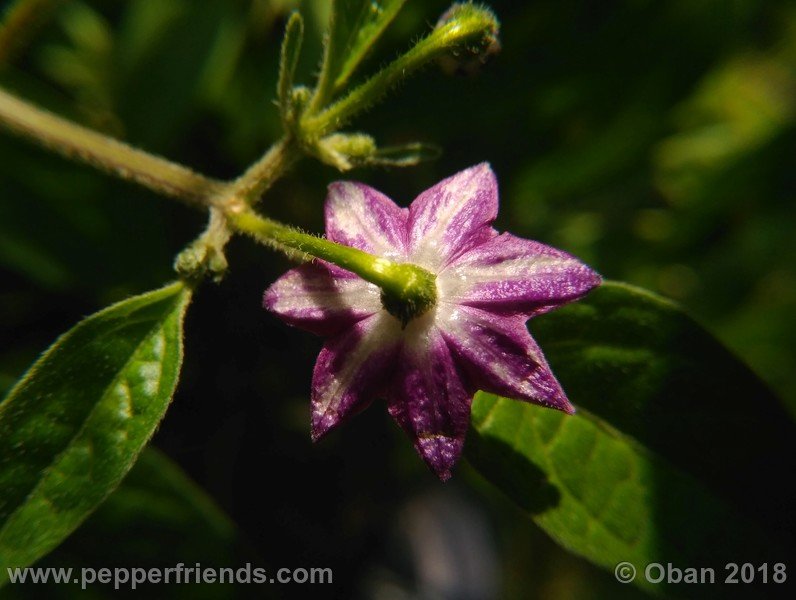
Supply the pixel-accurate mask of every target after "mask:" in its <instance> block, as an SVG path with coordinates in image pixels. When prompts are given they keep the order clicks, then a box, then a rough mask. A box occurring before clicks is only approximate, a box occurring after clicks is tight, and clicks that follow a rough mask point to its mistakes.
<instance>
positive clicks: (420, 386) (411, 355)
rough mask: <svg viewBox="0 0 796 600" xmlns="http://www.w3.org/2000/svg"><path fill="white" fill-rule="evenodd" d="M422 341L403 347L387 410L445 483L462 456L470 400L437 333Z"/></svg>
mask: <svg viewBox="0 0 796 600" xmlns="http://www.w3.org/2000/svg"><path fill="white" fill-rule="evenodd" d="M410 327H411V325H410ZM418 339H419V340H420V341H419V342H418V341H417V340H414V341H415V343H406V344H405V345H404V348H403V350H402V352H401V357H400V359H399V361H398V366H397V371H396V375H395V382H394V384H393V385H392V386H391V388H390V390H389V392H388V396H387V398H388V403H389V404H388V408H389V412H390V415H392V417H393V419H395V421H396V422H397V423H398V424H399V425H400V426H401V427H402V428H403V430H404V431H405V432H406V434H407V435H408V436H409V437H410V438H411V439H412V442H413V444H414V447H415V450H417V452H418V454H420V456H421V458H422V459H423V460H424V461H425V462H426V463H427V464H428V466H429V467H430V468H431V470H432V471H434V472H435V473H436V474H437V476H438V477H439V478H440V479H442V480H443V481H445V480H447V479H449V478H450V476H451V469H452V468H453V466H454V465H455V464H456V462H457V461H458V460H459V457H460V456H461V453H462V447H463V445H464V437H465V435H466V434H467V427H468V425H469V422H470V404H471V402H472V395H471V394H470V393H469V392H468V391H467V390H466V388H465V386H464V383H463V381H462V374H461V372H460V371H459V370H458V368H457V365H456V363H455V362H454V360H453V357H452V356H451V353H450V350H449V349H448V346H447V345H446V344H445V341H444V340H443V339H442V337H441V336H440V334H439V332H438V331H437V330H436V329H434V328H432V329H431V330H430V331H429V332H428V333H427V335H425V336H421V337H420V338H418ZM407 342H409V340H407Z"/></svg>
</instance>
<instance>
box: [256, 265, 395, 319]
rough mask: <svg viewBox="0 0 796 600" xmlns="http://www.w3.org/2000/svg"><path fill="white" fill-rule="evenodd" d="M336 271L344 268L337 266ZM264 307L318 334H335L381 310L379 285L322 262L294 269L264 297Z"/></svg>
mask: <svg viewBox="0 0 796 600" xmlns="http://www.w3.org/2000/svg"><path fill="white" fill-rule="evenodd" d="M337 270H341V269H339V268H337ZM263 306H264V307H265V308H266V309H268V310H270V311H271V312H274V313H276V314H277V315H279V316H280V317H281V318H282V319H283V320H284V321H285V322H287V323H289V324H290V325H294V326H296V327H300V328H302V329H306V330H307V331H311V332H312V333H316V334H318V335H332V334H335V333H337V332H339V331H341V330H342V329H344V328H345V327H348V326H350V325H352V324H353V323H356V322H357V321H359V320H361V319H364V318H365V317H368V316H370V315H372V314H374V313H376V312H378V311H380V310H381V300H380V299H379V288H378V287H377V286H375V285H373V284H370V283H368V282H367V281H365V280H363V279H360V278H359V277H356V276H355V275H353V274H350V276H345V277H340V276H339V274H338V273H337V271H334V270H332V269H330V268H329V267H328V266H327V265H325V264H324V263H322V262H315V263H308V264H304V265H301V266H300V267H297V268H295V269H291V270H290V271H288V272H287V273H285V274H284V275H283V276H282V277H280V278H279V279H277V280H276V281H275V282H274V283H273V284H272V285H271V287H269V288H268V289H267V290H266V291H265V294H264V296H263Z"/></svg>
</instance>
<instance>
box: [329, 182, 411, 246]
mask: <svg viewBox="0 0 796 600" xmlns="http://www.w3.org/2000/svg"><path fill="white" fill-rule="evenodd" d="M325 214H326V236H327V237H328V238H329V239H330V240H332V241H334V242H337V243H339V244H345V245H346V246H353V247H354V248H359V249H360V250H364V251H365V252H370V253H371V254H376V255H378V256H382V257H384V258H401V259H403V258H404V257H405V255H406V222H407V218H408V214H409V211H408V210H407V209H405V208H400V207H398V206H397V205H396V204H395V203H394V202H393V201H392V200H390V199H389V198H388V197H387V196H385V195H384V194H382V193H381V192H379V191H378V190H374V189H373V188H371V187H368V186H366V185H365V184H363V183H357V182H353V181H338V182H336V183H333V184H331V185H330V186H329V194H328V196H327V197H326V206H325Z"/></svg>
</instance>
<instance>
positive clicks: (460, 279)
mask: <svg viewBox="0 0 796 600" xmlns="http://www.w3.org/2000/svg"><path fill="white" fill-rule="evenodd" d="M497 211H498V190H497V181H496V179H495V175H494V173H493V172H492V170H491V168H490V167H489V165H488V164H487V163H482V164H480V165H477V166H475V167H471V168H469V169H466V170H464V171H462V172H460V173H457V174H456V175H454V176H452V177H449V178H448V179H445V180H443V181H441V182H440V183H438V184H437V185H435V186H434V187H432V188H430V189H428V190H426V191H425V192H423V193H422V194H420V195H419V196H418V197H417V198H416V199H415V200H414V202H412V204H411V205H410V206H409V208H399V207H398V206H397V205H396V204H395V203H393V202H392V200H390V199H389V198H387V197H386V196H385V195H383V194H382V193H380V192H378V191H376V190H374V189H373V188H370V187H368V186H366V185H364V184H361V183H355V182H338V183H333V184H332V185H330V186H329V195H328V197H327V199H326V235H327V237H328V239H330V240H332V241H334V242H338V243H340V244H345V245H348V246H353V247H355V248H359V249H360V250H363V251H365V252H368V253H371V254H374V255H376V256H379V257H384V258H387V259H390V260H392V261H395V262H403V263H412V264H415V265H419V266H420V267H423V268H424V269H426V270H428V271H429V272H431V273H433V274H434V275H435V276H436V287H437V300H436V303H435V304H434V306H433V307H431V308H430V309H429V310H427V311H426V312H424V313H423V314H421V315H419V316H417V317H415V318H413V319H411V320H409V322H408V323H406V324H404V323H402V322H401V320H400V319H398V318H396V317H395V316H393V315H392V314H391V313H390V312H388V311H387V310H386V309H385V308H384V306H383V304H382V300H381V294H380V289H379V287H377V286H376V285H374V284H372V283H369V282H367V281H365V280H363V279H361V278H360V277H359V276H357V275H354V274H353V273H350V272H348V271H345V270H343V269H342V268H340V267H337V266H335V265H332V264H330V263H327V262H324V261H316V262H313V263H309V264H305V265H302V266H300V267H298V268H295V269H292V270H291V271H289V272H288V273H286V274H285V275H284V276H282V277H281V278H280V279H279V280H277V281H276V282H275V283H274V284H273V285H272V286H271V287H270V288H269V289H268V290H267V291H266V293H265V297H264V305H265V307H266V308H267V309H269V310H271V311H273V312H275V313H276V314H278V315H279V316H280V317H281V318H282V319H284V320H285V321H286V322H287V323H289V324H291V325H295V326H297V327H301V328H303V329H306V330H308V331H311V332H313V333H316V334H318V335H322V336H325V337H326V338H327V339H326V343H325V345H324V347H323V349H322V350H321V353H320V355H319V356H318V360H317V362H316V364H315V370H314V373H313V380H312V438H313V439H314V440H318V439H319V438H321V437H322V436H323V435H325V434H326V433H327V432H328V431H330V430H331V429H332V428H334V427H336V426H337V425H339V424H340V423H341V422H343V421H344V420H345V419H347V418H348V417H350V416H352V415H353V414H356V413H357V412H359V411H360V410H362V409H363V408H365V407H366V406H367V405H368V404H370V402H371V401H373V400H374V399H375V398H379V397H383V398H385V399H386V400H387V406H388V410H389V413H390V415H392V417H393V418H394V419H395V421H397V423H398V424H399V425H400V426H401V427H402V428H403V429H404V431H405V432H406V433H407V434H408V435H409V437H410V438H411V439H412V441H413V443H414V446H415V449H416V450H417V452H418V453H419V454H420V456H421V457H422V458H423V459H424V460H425V461H426V463H428V465H429V467H431V469H432V470H433V471H434V472H435V473H436V474H437V475H438V476H439V477H440V479H443V480H445V479H448V478H449V477H450V475H451V468H452V467H453V466H454V465H455V463H456V462H457V460H458V459H459V457H460V455H461V452H462V446H463V444H464V438H465V435H466V433H467V428H468V425H469V421H470V405H471V402H472V398H473V395H474V394H475V392H476V391H477V390H479V389H480V390H484V391H487V392H492V393H495V394H500V395H501V396H506V397H508V398H515V399H518V400H525V401H527V402H532V403H534V404H539V405H542V406H547V407H550V408H556V409H558V410H562V411H564V412H567V413H571V412H573V411H574V408H573V407H572V405H571V404H570V403H569V401H568V400H567V397H566V395H565V394H564V391H563V390H562V389H561V386H560V384H559V383H558V381H557V380H556V378H555V376H554V375H553V373H552V372H551V370H550V367H549V366H548V364H547V361H546V360H545V358H544V356H543V354H542V352H541V350H540V349H539V346H538V345H537V344H536V342H534V340H533V338H532V337H531V335H530V334H529V333H528V330H527V328H526V326H525V322H526V321H527V320H528V319H529V318H531V317H534V316H536V315H539V314H542V313H544V312H546V311H548V310H551V309H553V308H556V307H557V306H560V305H562V304H565V303H567V302H571V301H573V300H576V299H578V298H580V297H582V296H583V295H584V294H586V293H587V292H588V291H589V290H591V289H592V288H594V287H595V286H597V285H599V283H600V276H599V275H597V274H596V273H595V272H594V271H592V270H591V269H590V268H589V267H587V266H585V265H584V264H582V263H581V262H579V261H578V260H577V259H575V258H574V257H572V256H571V255H569V254H567V253H566V252H562V251H561V250H556V249H554V248H551V247H550V246H546V245H544V244H541V243H539V242H535V241H531V240H525V239H522V238H518V237H515V236H513V235H511V234H509V233H498V232H497V231H496V230H495V229H494V228H493V227H492V222H493V221H494V219H495V217H496V216H497Z"/></svg>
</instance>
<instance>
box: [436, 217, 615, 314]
mask: <svg viewBox="0 0 796 600" xmlns="http://www.w3.org/2000/svg"><path fill="white" fill-rule="evenodd" d="M437 281H438V284H439V286H440V295H441V296H442V297H443V298H444V299H445V300H446V301H448V302H453V303H459V304H467V305H469V306H477V307H482V308H487V309H489V310H491V311H501V312H509V313H512V312H513V313H519V314H524V315H526V316H533V315H536V314H539V313H542V312H545V311H547V310H549V309H550V308H554V307H555V306H558V305H561V304H565V303H567V302H570V301H572V300H576V299H578V298H580V297H581V296H583V295H584V294H586V293H587V292H588V291H589V290H591V289H592V288H594V287H596V286H597V285H599V284H600V282H601V281H602V280H601V278H600V276H599V275H598V274H597V273H595V272H594V271H592V270H591V269H590V268H589V267H587V266H586V265H584V264H583V263H581V262H580V261H579V260H578V259H576V258H575V257H574V256H572V255H570V254H567V253H566V252H562V251H561V250H556V249H555V248H551V247H550V246H546V245H545V244H541V243H539V242H534V241H532V240H525V239H522V238H519V237H516V236H513V235H511V234H510V233H503V234H501V235H499V236H496V237H494V238H492V239H491V240H489V241H487V242H485V243H483V244H481V245H479V246H477V247H475V248H472V249H471V250H469V251H468V252H466V253H464V254H462V255H461V256H459V257H458V258H457V259H456V260H455V261H454V262H453V263H452V264H451V265H450V266H449V267H448V268H447V269H446V270H445V271H444V272H442V273H440V274H439V275H438V279H437Z"/></svg>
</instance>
